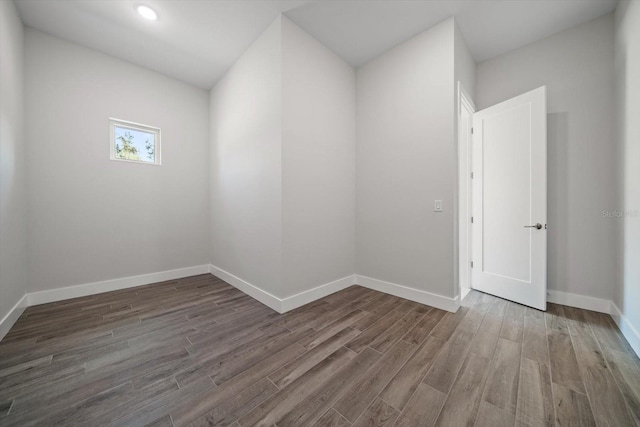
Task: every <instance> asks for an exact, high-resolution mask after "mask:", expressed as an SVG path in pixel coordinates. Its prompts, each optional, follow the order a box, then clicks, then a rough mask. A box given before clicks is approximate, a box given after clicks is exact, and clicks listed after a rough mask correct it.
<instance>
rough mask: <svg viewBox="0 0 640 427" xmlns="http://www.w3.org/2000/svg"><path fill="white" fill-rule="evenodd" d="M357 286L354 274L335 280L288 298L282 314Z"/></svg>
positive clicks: (284, 300)
mask: <svg viewBox="0 0 640 427" xmlns="http://www.w3.org/2000/svg"><path fill="white" fill-rule="evenodd" d="M355 284H356V276H355V274H353V275H351V276H346V277H343V278H342V279H338V280H334V281H333V282H329V283H325V284H324V285H320V286H317V287H315V288H313V289H309V290H308V291H304V292H300V293H299V294H295V295H292V296H290V297H286V298H284V299H282V300H281V308H282V311H281V313H285V312H287V311H290V310H293V309H294V308H298V307H302V306H303V305H305V304H309V303H310V302H313V301H315V300H318V299H320V298H324V297H326V296H327V295H331V294H334V293H336V292H338V291H341V290H343V289H346V288H348V287H349V286H353V285H355Z"/></svg>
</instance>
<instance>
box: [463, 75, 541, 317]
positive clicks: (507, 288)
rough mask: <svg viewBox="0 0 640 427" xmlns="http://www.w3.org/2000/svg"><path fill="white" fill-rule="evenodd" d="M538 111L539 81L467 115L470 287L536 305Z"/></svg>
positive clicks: (538, 261)
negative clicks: (469, 117)
mask: <svg viewBox="0 0 640 427" xmlns="http://www.w3.org/2000/svg"><path fill="white" fill-rule="evenodd" d="M546 118H547V113H546V88H545V87H544V86H543V87H541V88H538V89H535V90H532V91H530V92H527V93H525V94H522V95H519V96H517V97H515V98H512V99H509V100H507V101H504V102H502V103H500V104H497V105H494V106H492V107H489V108H486V109H484V110H482V111H478V112H476V113H475V114H474V115H473V155H472V157H473V180H472V182H473V183H472V188H473V202H472V205H473V224H472V247H473V255H472V258H473V259H472V261H473V268H472V270H471V271H472V286H473V288H474V289H477V290H479V291H482V292H486V293H489V294H492V295H496V296H498V297H501V298H505V299H508V300H511V301H515V302H518V303H520V304H524V305H528V306H531V307H534V308H537V309H539V310H546V307H547V302H546V301H547V298H546V293H547V228H546V224H547V122H546ZM536 224H540V227H541V228H537V227H536V226H535V225H536ZM532 226H533V227H532Z"/></svg>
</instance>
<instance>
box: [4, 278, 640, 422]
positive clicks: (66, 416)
mask: <svg viewBox="0 0 640 427" xmlns="http://www.w3.org/2000/svg"><path fill="white" fill-rule="evenodd" d="M0 425H1V426H31V425H84V426H99V425H115V426H145V425H152V426H184V425H190V426H211V425H230V426H233V427H247V426H269V427H273V426H277V427H285V426H345V427H346V426H354V427H360V426H403V427H407V426H436V425H437V426H462V425H467V426H476V427H484V426H489V427H496V426H553V425H557V426H571V425H574V426H591V425H594V426H638V425H640V361H639V360H638V358H637V357H636V355H635V354H634V353H633V351H632V350H631V348H630V347H629V344H628V343H627V342H626V341H625V340H624V338H623V337H622V335H621V334H620V332H619V331H618V329H617V328H616V327H615V324H614V323H613V321H612V319H611V318H610V317H609V316H607V315H604V314H600V313H594V312H589V311H585V310H578V309H575V308H570V307H564V306H560V305H554V304H550V305H549V309H548V311H547V312H546V313H543V312H540V311H536V310H533V309H529V308H526V307H523V306H520V305H518V304H514V303H511V302H507V301H504V300H501V299H499V298H495V297H492V296H489V295H485V294H481V293H478V292H473V291H472V292H471V293H470V294H469V295H468V296H467V298H465V300H464V301H463V306H462V307H461V308H460V310H459V311H458V312H457V313H447V312H444V311H442V310H438V309H436V308H432V307H427V306H424V305H420V304H417V303H414V302H411V301H407V300H403V299H401V298H397V297H394V296H390V295H386V294H382V293H379V292H375V291H372V290H368V289H365V288H362V287H359V286H353V287H351V288H348V289H346V290H344V291H341V292H338V293H336V294H333V295H330V296H328V297H326V298H323V299H321V300H319V301H315V302H313V303H311V304H308V305H306V306H304V307H301V308H299V309H296V310H294V311H292V312H289V313H286V314H284V315H280V314H277V313H275V312H274V311H272V310H270V309H269V308H267V307H265V306H263V305H262V304H260V303H258V302H257V301H255V300H253V299H251V298H250V297H248V296H246V295H244V294H242V293H241V292H240V291H238V290H236V289H235V288H233V287H231V286H230V285H228V284H227V283H225V282H223V281H221V280H220V279H218V278H216V277H214V276H212V275H209V274H207V275H200V276H194V277H189V278H185V279H180V280H174V281H168V282H163V283H158V284H153V285H147V286H142V287H138V288H132V289H126V290H121V291H115V292H108V293H104V294H100V295H93V296H89V297H84V298H77V299H74V300H68V301H62V302H58V303H53V304H46V305H40V306H34V307H30V308H28V309H27V310H26V311H25V312H24V314H23V315H22V316H21V317H20V319H19V320H18V322H17V323H16V324H15V325H14V327H13V328H12V329H11V331H10V332H9V334H8V335H7V336H6V337H5V338H4V339H3V340H2V342H0Z"/></svg>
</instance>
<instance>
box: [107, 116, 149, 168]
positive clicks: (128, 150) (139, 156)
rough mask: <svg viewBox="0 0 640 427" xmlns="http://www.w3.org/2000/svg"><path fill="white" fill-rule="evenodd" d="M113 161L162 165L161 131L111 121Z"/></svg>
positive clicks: (122, 121)
mask: <svg viewBox="0 0 640 427" xmlns="http://www.w3.org/2000/svg"><path fill="white" fill-rule="evenodd" d="M109 123H110V128H111V132H110V134H111V160H121V161H125V162H136V163H146V164H151V165H159V164H160V129H159V128H154V127H152V126H147V125H141V124H138V123H131V122H125V121H124V120H118V119H109Z"/></svg>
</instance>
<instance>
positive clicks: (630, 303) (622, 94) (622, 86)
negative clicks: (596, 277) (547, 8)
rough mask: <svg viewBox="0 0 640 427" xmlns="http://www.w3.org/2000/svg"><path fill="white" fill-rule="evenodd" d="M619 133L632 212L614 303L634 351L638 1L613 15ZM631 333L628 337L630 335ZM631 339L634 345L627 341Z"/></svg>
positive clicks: (624, 199) (638, 224)
mask: <svg viewBox="0 0 640 427" xmlns="http://www.w3.org/2000/svg"><path fill="white" fill-rule="evenodd" d="M615 26H616V32H615V64H616V83H617V84H616V95H617V104H616V107H617V108H616V117H617V119H618V120H617V122H616V131H617V141H618V148H619V161H620V163H619V166H620V174H619V178H620V182H619V185H620V188H621V194H620V196H621V197H620V199H621V204H620V205H618V206H619V208H618V210H619V211H622V212H625V211H626V212H628V214H625V215H624V216H623V217H622V218H618V219H616V221H618V222H619V225H620V226H621V231H622V233H621V235H620V236H621V242H620V243H621V245H620V249H621V253H620V256H619V259H620V261H621V263H622V266H621V267H622V270H621V277H620V279H621V280H620V284H619V286H618V288H617V289H616V292H615V300H614V301H615V303H616V305H617V306H618V308H619V309H620V310H621V311H622V314H623V315H624V316H625V318H626V319H627V321H628V324H623V325H622V330H623V331H624V332H625V334H633V333H634V332H632V331H631V330H630V327H629V326H631V327H633V328H635V343H636V352H638V351H640V335H638V334H639V333H640V310H638V307H639V301H640V213H639V212H640V119H639V118H640V3H639V2H637V1H628V0H627V1H622V2H620V3H619V4H618V8H617V10H616V16H615ZM629 336H630V335H628V337H629ZM629 341H632V340H631V339H629Z"/></svg>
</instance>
